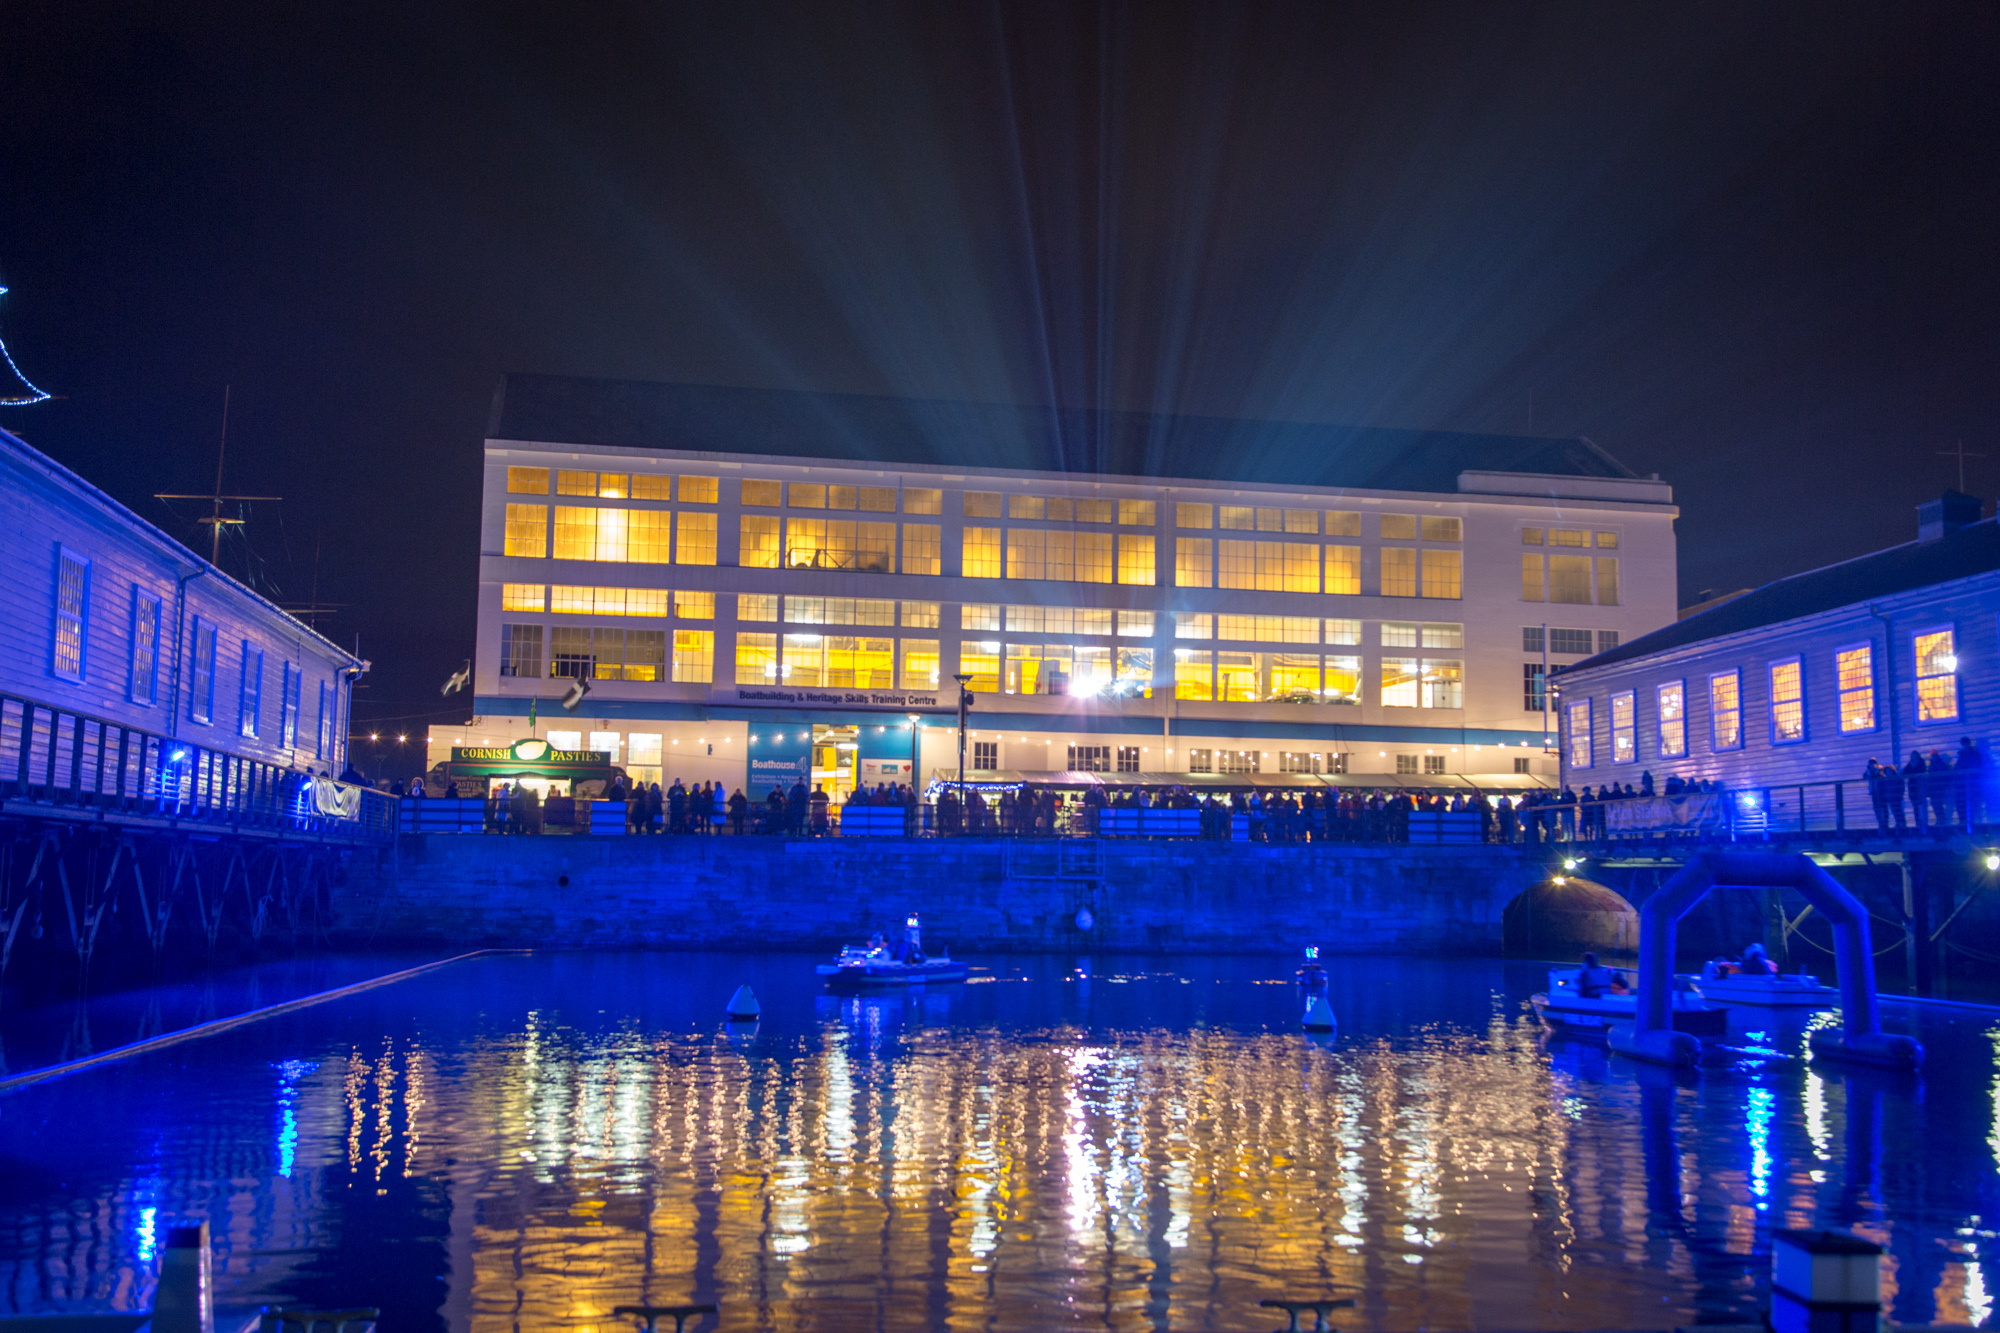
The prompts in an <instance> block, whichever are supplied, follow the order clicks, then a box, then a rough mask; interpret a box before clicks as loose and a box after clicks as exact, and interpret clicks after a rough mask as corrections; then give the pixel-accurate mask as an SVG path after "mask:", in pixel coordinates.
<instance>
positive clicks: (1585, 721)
mask: <svg viewBox="0 0 2000 1333" xmlns="http://www.w3.org/2000/svg"><path fill="white" fill-rule="evenodd" d="M1563 719H1564V721H1565V723H1567V725H1568V727H1569V766H1570V767H1571V768H1589V767H1590V766H1591V763H1592V753H1593V752H1592V748H1591V735H1590V700H1588V699H1578V700H1576V701H1575V702H1574V703H1571V704H1569V705H1567V706H1566V707H1564V709H1563Z"/></svg>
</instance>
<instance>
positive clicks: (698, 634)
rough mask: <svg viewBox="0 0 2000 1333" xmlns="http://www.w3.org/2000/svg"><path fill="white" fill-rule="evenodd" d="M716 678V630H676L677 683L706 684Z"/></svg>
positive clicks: (675, 674) (675, 676)
mask: <svg viewBox="0 0 2000 1333" xmlns="http://www.w3.org/2000/svg"><path fill="white" fill-rule="evenodd" d="M714 679H715V631H714V630H712V629H677V630H675V631H674V681H675V683H676V684H690V685H706V684H708V683H709V682H711V681H713V680H714Z"/></svg>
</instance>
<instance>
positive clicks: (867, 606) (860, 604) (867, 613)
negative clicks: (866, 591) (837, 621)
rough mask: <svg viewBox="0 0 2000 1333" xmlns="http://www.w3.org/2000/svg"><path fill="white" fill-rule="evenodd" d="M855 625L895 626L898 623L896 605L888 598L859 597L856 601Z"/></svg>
mask: <svg viewBox="0 0 2000 1333" xmlns="http://www.w3.org/2000/svg"><path fill="white" fill-rule="evenodd" d="M854 623H855V624H857V625H893V624H895V623H896V604H895V603H894V602H893V601H891V600H890V599H888V598H887V597H857V598H855V599H854Z"/></svg>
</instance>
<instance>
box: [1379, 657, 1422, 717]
mask: <svg viewBox="0 0 2000 1333" xmlns="http://www.w3.org/2000/svg"><path fill="white" fill-rule="evenodd" d="M1420 677H1421V672H1420V671H1419V669H1418V665H1417V659H1416V658H1414V657H1385V658H1383V659H1382V706H1383V707H1385V708H1415V707H1416V706H1417V700H1418V686H1419V682H1420Z"/></svg>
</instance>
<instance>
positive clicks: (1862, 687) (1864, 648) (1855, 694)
mask: <svg viewBox="0 0 2000 1333" xmlns="http://www.w3.org/2000/svg"><path fill="white" fill-rule="evenodd" d="M1833 671H1834V679H1835V689H1836V691H1837V692H1838V696H1839V708H1840V730H1841V732H1842V734H1843V735H1845V734H1848V733H1852V732H1858V731H1873V730H1875V647H1874V645H1873V644H1867V643H1862V644H1856V645H1855V646H1853V647H1851V648H1839V649H1836V650H1835V651H1834V654H1833Z"/></svg>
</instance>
